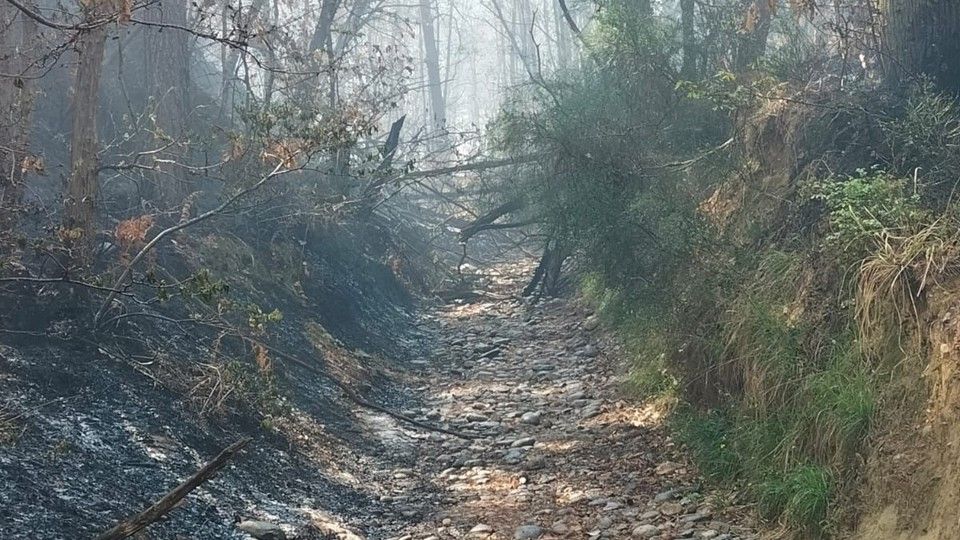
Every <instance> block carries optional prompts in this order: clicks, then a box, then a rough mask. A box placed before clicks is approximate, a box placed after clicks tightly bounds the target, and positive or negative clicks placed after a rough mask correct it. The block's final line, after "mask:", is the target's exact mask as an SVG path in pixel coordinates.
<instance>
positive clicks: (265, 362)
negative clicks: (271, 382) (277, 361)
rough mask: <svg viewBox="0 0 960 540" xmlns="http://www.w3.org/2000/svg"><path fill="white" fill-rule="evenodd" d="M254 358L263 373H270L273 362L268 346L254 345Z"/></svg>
mask: <svg viewBox="0 0 960 540" xmlns="http://www.w3.org/2000/svg"><path fill="white" fill-rule="evenodd" d="M253 358H254V359H255V360H256V361H257V368H259V369H260V374H261V375H269V374H270V372H271V370H272V366H273V362H272V361H271V360H270V355H268V354H267V349H266V347H264V346H262V345H260V344H256V345H254V346H253Z"/></svg>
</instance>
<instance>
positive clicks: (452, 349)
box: [371, 271, 756, 540]
mask: <svg viewBox="0 0 960 540" xmlns="http://www.w3.org/2000/svg"><path fill="white" fill-rule="evenodd" d="M510 274H511V272H509V271H508V272H507V275H506V276H504V277H502V278H501V279H500V280H499V284H498V285H499V289H500V290H499V291H497V292H509V291H511V290H513V288H514V287H516V286H517V283H516V282H514V281H513V278H512V277H511V275H510ZM425 323H426V326H427V327H428V328H430V331H432V332H435V333H436V334H437V336H438V338H439V339H440V340H441V342H442V346H441V347H440V348H439V353H438V355H437V356H436V357H435V358H433V359H432V360H430V361H429V362H428V363H426V362H425V364H426V365H424V366H422V369H421V370H420V372H419V375H417V376H412V377H411V380H409V381H407V382H408V383H409V384H410V385H412V387H414V388H416V389H417V390H418V391H419V392H420V393H421V394H422V399H423V401H422V402H421V403H422V407H421V408H417V409H414V410H409V411H405V412H406V413H407V414H409V415H411V416H414V417H416V418H418V419H420V420H422V421H424V422H430V423H434V424H436V425H443V426H445V427H447V428H449V429H452V430H458V431H460V432H464V433H472V434H477V438H475V439H467V440H465V439H460V438H456V437H451V436H449V435H445V434H441V433H430V434H427V435H425V434H423V433H420V434H418V435H416V438H415V440H413V441H411V440H409V439H410V434H409V433H406V430H402V431H403V432H404V433H402V434H400V435H399V436H398V438H397V444H396V446H395V447H394V450H392V452H394V453H395V454H396V455H395V456H394V457H395V458H396V462H398V463H404V464H405V465H404V466H402V467H397V468H395V469H386V470H382V471H380V475H381V478H382V479H383V483H382V484H381V489H382V490H383V491H381V492H382V493H384V494H383V495H382V496H381V497H382V500H384V501H385V502H387V503H389V504H391V505H392V506H393V508H394V509H395V511H398V512H400V513H402V514H403V515H404V516H405V517H407V518H408V519H409V521H408V523H410V522H413V523H415V524H413V525H404V526H402V527H401V529H400V530H398V529H396V528H393V527H391V528H392V529H393V530H392V531H389V534H385V535H384V536H382V537H390V538H395V539H410V540H413V539H443V538H486V539H510V538H514V539H535V538H542V539H550V538H658V539H663V540H666V539H673V538H703V539H709V538H713V539H717V540H723V539H727V540H731V539H750V538H755V537H756V535H755V534H753V533H752V532H751V531H750V529H749V527H746V526H744V523H746V518H745V517H744V514H746V513H745V512H741V511H738V509H736V508H731V507H730V506H729V502H727V503H726V505H722V504H720V503H719V502H718V497H716V496H715V495H713V494H711V493H709V492H707V491H705V490H704V488H702V487H701V486H700V482H699V481H698V479H697V477H696V475H695V474H694V472H693V471H692V469H691V467H690V466H689V465H688V462H687V461H686V459H685V457H684V456H683V454H682V452H681V449H680V448H678V446H677V445H676V444H675V443H673V442H672V441H671V440H670V437H669V436H668V434H667V432H666V430H665V429H664V428H663V426H662V425H661V416H660V409H659V408H658V407H657V406H655V405H643V404H641V403H637V402H636V401H632V400H627V399H623V398H622V396H623V384H622V375H623V373H624V372H625V369H624V368H623V366H622V365H621V362H620V360H619V358H620V351H619V349H618V347H617V345H616V344H615V343H614V342H613V341H612V340H610V339H609V338H607V337H605V336H604V335H603V333H602V330H601V329H599V328H597V326H598V325H597V324H596V321H595V319H594V318H592V317H591V316H590V314H589V312H587V311H585V310H584V309H583V308H580V307H578V306H577V305H575V304H574V303H572V302H570V301H566V300H551V301H547V302H543V303H540V304H538V305H536V306H533V307H530V306H527V305H524V304H522V303H520V302H517V301H515V300H512V299H508V300H502V299H501V300H496V299H491V300H488V301H481V302H475V303H466V304H461V305H448V306H442V307H438V308H436V309H434V310H432V311H430V312H428V313H427V314H426V315H425ZM376 528H377V527H373V529H376ZM384 532H387V531H384ZM371 537H373V536H371ZM378 537H379V536H378Z"/></svg>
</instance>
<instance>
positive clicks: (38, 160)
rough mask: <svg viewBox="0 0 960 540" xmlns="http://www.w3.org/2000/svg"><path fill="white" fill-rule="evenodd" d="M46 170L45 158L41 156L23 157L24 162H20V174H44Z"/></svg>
mask: <svg viewBox="0 0 960 540" xmlns="http://www.w3.org/2000/svg"><path fill="white" fill-rule="evenodd" d="M45 170H46V169H45V168H44V166H43V158H42V157H40V156H29V155H28V156H23V161H21V162H20V172H21V173H23V174H27V173H30V172H32V173H37V174H43V173H44V172H45Z"/></svg>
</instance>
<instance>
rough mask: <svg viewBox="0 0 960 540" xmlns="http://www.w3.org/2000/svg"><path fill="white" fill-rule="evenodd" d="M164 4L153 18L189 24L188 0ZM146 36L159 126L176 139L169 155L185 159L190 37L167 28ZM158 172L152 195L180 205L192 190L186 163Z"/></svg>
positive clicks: (149, 76)
mask: <svg viewBox="0 0 960 540" xmlns="http://www.w3.org/2000/svg"><path fill="white" fill-rule="evenodd" d="M160 7H161V8H162V9H157V10H150V13H149V16H150V17H151V19H152V20H154V21H156V22H162V23H168V24H175V25H177V26H184V27H185V26H187V4H186V2H185V1H184V0H162V3H161V5H160ZM146 40H147V42H146V51H147V56H148V64H147V65H148V66H149V68H148V69H147V88H148V93H149V96H151V97H153V99H155V100H156V123H157V125H156V127H157V128H158V130H159V131H160V132H161V133H162V135H163V136H166V137H168V138H169V139H171V140H172V141H173V142H174V144H173V145H172V146H171V147H170V148H169V149H168V150H167V151H166V153H167V154H170V156H168V157H169V158H171V159H174V160H177V161H181V160H182V159H183V158H184V157H185V155H186V153H187V149H186V148H185V147H184V146H183V144H184V142H185V139H186V138H187V129H188V127H187V116H188V114H189V111H190V52H191V51H190V41H189V40H188V39H187V38H186V37H185V36H184V34H182V33H180V32H175V31H172V30H169V29H163V28H160V29H157V30H148V31H147V32H146ZM151 68H152V69H151ZM154 176H155V177H154V186H153V188H154V189H153V190H151V191H152V193H151V195H152V196H153V197H152V198H153V199H154V200H155V201H157V202H159V203H162V204H164V205H166V206H169V207H172V206H178V205H180V204H181V203H182V202H183V198H184V197H185V196H186V195H187V193H189V192H190V191H191V190H190V187H189V186H188V185H187V178H186V175H185V173H184V169H183V168H182V167H172V168H169V169H167V170H163V171H161V172H159V173H158V174H156V175H154Z"/></svg>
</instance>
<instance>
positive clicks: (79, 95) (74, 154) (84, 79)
mask: <svg viewBox="0 0 960 540" xmlns="http://www.w3.org/2000/svg"><path fill="white" fill-rule="evenodd" d="M98 6H100V4H97V3H95V4H93V7H91V8H89V9H88V10H87V13H86V14H85V17H84V20H85V21H87V22H88V23H93V22H94V21H98V20H100V19H101V18H102V17H103V14H104V12H103V10H102V9H101V8H100V7H98ZM106 39H107V25H106V24H102V23H101V24H97V25H96V26H93V27H92V28H89V29H85V30H81V31H80V34H79V36H78V37H77V41H76V46H77V53H78V67H77V75H76V82H75V83H74V90H73V133H71V137H70V179H69V181H68V183H67V190H66V191H67V193H66V201H65V207H64V221H63V224H64V228H65V229H66V230H67V231H68V235H67V238H69V239H70V240H71V241H72V244H73V245H75V246H77V247H79V248H80V257H81V258H85V257H86V256H87V255H88V254H89V248H90V247H91V246H92V245H93V239H94V235H95V230H94V219H95V217H96V200H97V176H98V172H99V170H98V169H99V163H98V160H97V152H98V151H99V144H98V142H97V109H98V108H99V107H98V104H99V100H100V99H99V98H100V72H101V70H102V67H103V49H104V44H105V42H106Z"/></svg>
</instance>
